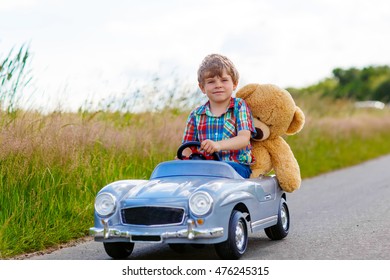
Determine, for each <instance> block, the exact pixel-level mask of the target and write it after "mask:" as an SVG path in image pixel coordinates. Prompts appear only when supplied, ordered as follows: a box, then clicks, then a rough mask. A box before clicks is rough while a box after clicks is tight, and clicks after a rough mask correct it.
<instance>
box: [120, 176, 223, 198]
mask: <svg viewBox="0 0 390 280" xmlns="http://www.w3.org/2000/svg"><path fill="white" fill-rule="evenodd" d="M218 181H220V180H218V179H214V180H212V179H210V177H204V178H202V177H201V178H194V177H174V178H172V177H171V178H163V179H155V180H150V181H147V182H145V183H142V184H139V185H137V186H135V187H133V188H132V189H130V190H129V192H128V193H127V194H126V195H125V199H152V198H156V199H161V198H173V197H174V198H188V197H189V196H190V195H191V194H192V193H193V192H194V191H196V190H198V189H199V188H208V189H209V188H210V187H212V188H214V189H215V187H216V185H220V184H219V183H218Z"/></svg>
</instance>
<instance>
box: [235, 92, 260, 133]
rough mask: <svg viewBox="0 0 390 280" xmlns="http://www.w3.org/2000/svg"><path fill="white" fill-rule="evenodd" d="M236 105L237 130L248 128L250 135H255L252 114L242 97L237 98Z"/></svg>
mask: <svg viewBox="0 0 390 280" xmlns="http://www.w3.org/2000/svg"><path fill="white" fill-rule="evenodd" d="M237 105H238V106H237V109H238V110H237V111H238V114H237V120H236V122H237V132H238V131H240V130H249V131H250V132H251V136H252V137H254V136H256V129H255V127H254V125H253V124H254V122H253V116H252V112H251V110H250V108H249V106H248V105H247V104H246V102H245V100H243V99H239V100H238V104H237Z"/></svg>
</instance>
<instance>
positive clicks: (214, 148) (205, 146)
mask: <svg viewBox="0 0 390 280" xmlns="http://www.w3.org/2000/svg"><path fill="white" fill-rule="evenodd" d="M200 149H201V150H204V151H205V152H206V153H208V154H212V153H217V152H219V151H220V150H221V145H220V144H219V143H218V142H215V141H212V140H204V141H203V142H202V143H201V144H200Z"/></svg>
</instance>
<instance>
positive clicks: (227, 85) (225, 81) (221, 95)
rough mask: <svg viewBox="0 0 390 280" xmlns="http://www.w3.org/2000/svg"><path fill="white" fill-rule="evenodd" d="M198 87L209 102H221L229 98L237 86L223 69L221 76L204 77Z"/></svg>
mask: <svg viewBox="0 0 390 280" xmlns="http://www.w3.org/2000/svg"><path fill="white" fill-rule="evenodd" d="M199 87H200V89H201V90H202V92H203V93H204V94H206V95H207V97H208V98H209V100H210V102H212V103H223V102H227V100H230V98H231V96H232V94H233V91H234V90H235V89H236V88H237V83H236V84H234V83H233V80H232V77H231V76H230V75H229V74H228V73H227V72H226V70H225V69H224V70H223V71H222V75H221V76H214V77H208V78H205V80H204V81H203V83H200V84H199Z"/></svg>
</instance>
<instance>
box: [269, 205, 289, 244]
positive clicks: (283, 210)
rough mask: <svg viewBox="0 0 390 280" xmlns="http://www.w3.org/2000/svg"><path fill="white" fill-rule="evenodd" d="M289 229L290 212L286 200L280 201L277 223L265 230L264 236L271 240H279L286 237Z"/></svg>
mask: <svg viewBox="0 0 390 280" xmlns="http://www.w3.org/2000/svg"><path fill="white" fill-rule="evenodd" d="M289 228H290V212H289V211H288V206H287V203H286V200H284V198H282V199H281V200H280V206H279V213H278V223H277V224H276V225H274V226H272V227H269V228H266V229H265V230H264V231H265V234H266V235H267V236H268V237H269V238H270V239H272V240H280V239H283V238H285V237H286V236H287V234H288V230H289Z"/></svg>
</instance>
